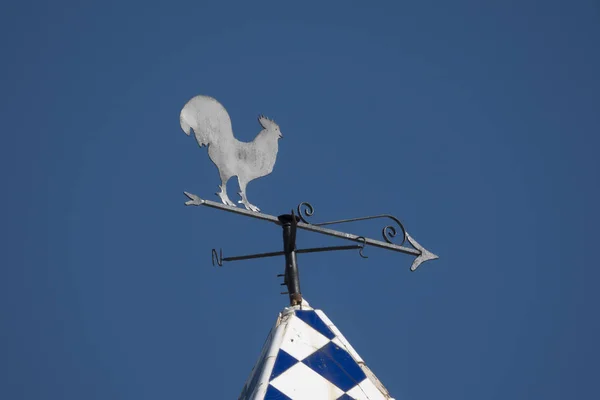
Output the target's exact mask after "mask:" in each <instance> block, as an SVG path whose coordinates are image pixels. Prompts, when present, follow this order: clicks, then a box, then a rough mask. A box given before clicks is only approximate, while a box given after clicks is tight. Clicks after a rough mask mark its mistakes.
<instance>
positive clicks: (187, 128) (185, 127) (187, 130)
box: [179, 113, 192, 136]
mask: <svg viewBox="0 0 600 400" xmlns="http://www.w3.org/2000/svg"><path fill="white" fill-rule="evenodd" d="M179 124H180V125H181V129H182V130H183V131H184V132H185V134H186V135H188V136H190V134H191V133H192V127H191V126H190V124H188V122H187V121H186V120H185V118H184V116H183V113H181V116H180V117H179Z"/></svg>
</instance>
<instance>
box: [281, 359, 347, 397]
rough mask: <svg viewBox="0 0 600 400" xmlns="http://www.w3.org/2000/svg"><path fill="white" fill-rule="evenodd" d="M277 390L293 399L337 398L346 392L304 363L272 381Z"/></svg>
mask: <svg viewBox="0 0 600 400" xmlns="http://www.w3.org/2000/svg"><path fill="white" fill-rule="evenodd" d="M271 385H273V386H274V387H275V388H277V390H279V391H280V392H282V393H283V394H285V395H286V396H288V397H289V398H291V399H292V400H335V399H337V398H338V397H340V396H341V395H342V394H344V392H343V391H342V390H341V389H340V388H338V387H337V386H335V385H334V384H333V383H331V382H329V381H328V380H327V379H325V378H323V377H322V376H321V375H319V374H317V373H316V372H315V371H313V370H312V369H310V368H309V367H307V366H306V365H304V364H302V363H298V364H296V365H294V366H293V367H291V368H290V369H288V370H287V371H285V372H284V373H283V374H281V375H279V376H278V377H277V378H275V379H273V380H272V381H271Z"/></svg>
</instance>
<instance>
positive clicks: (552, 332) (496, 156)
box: [0, 0, 600, 400]
mask: <svg viewBox="0 0 600 400" xmlns="http://www.w3.org/2000/svg"><path fill="white" fill-rule="evenodd" d="M366 4H367V2H364V3H363V4H361V5H357V4H355V2H347V1H344V2H335V3H334V2H306V1H305V2H294V3H289V2H280V1H278V2H275V1H273V2H238V3H226V2H210V3H208V2H202V1H190V2H163V3H159V2H131V1H118V2H111V1H102V2H95V3H94V4H90V2H58V3H57V2H39V1H38V2H29V3H27V2H16V1H13V2H3V4H2V6H0V31H1V35H0V44H1V46H0V49H1V50H0V51H1V53H0V54H1V55H2V62H1V63H0V82H1V88H0V96H1V97H0V98H1V104H0V116H1V119H0V120H1V121H2V145H1V146H0V163H1V169H0V171H1V172H0V174H1V178H2V187H3V191H2V196H1V197H0V205H1V208H2V210H3V212H2V220H1V222H0V232H1V234H2V240H1V243H2V244H1V246H2V251H1V252H0V254H1V257H2V258H1V268H0V398H2V399H10V400H17V399H36V400H37V399H61V400H67V399H109V398H110V399H146V400H152V399H170V398H177V399H235V398H237V396H238V394H239V392H240V391H241V389H242V385H243V383H244V380H245V379H246V377H247V375H248V374H249V373H250V370H251V368H252V366H253V364H254V362H255V360H256V358H257V357H258V353H259V350H260V347H261V346H262V344H263V341H264V338H265V336H266V334H267V332H268V331H269V329H270V327H271V326H272V324H273V323H274V321H275V318H276V316H277V312H278V311H279V310H280V309H281V308H282V307H283V306H285V305H286V302H287V299H286V297H285V296H281V295H279V292H280V287H279V282H280V281H279V280H278V279H277V278H276V276H275V275H276V274H277V273H280V272H281V271H282V270H283V260H281V259H269V260H264V261H250V262H246V263H240V264H230V265H227V268H222V269H220V270H217V269H213V268H212V266H211V265H210V250H211V248H212V247H217V248H218V247H223V250H224V253H225V255H238V254H246V253H251V252H255V251H275V250H278V249H280V247H281V232H280V229H278V228H277V227H275V226H271V225H269V224H267V223H263V222H260V221H254V220H245V219H242V218H239V217H236V216H234V215H228V214H227V215H226V214H224V213H220V212H218V211H216V210H212V209H203V208H186V207H184V206H183V202H184V201H185V198H184V196H183V194H182V192H183V191H184V190H187V191H191V192H193V193H197V194H198V195H200V196H204V197H207V198H209V199H214V200H218V199H217V197H216V196H214V193H215V191H216V190H217V185H218V183H219V179H218V175H217V170H216V168H215V167H214V166H213V165H212V163H211V162H210V160H209V159H208V157H207V155H206V150H205V149H199V148H198V146H197V144H196V142H195V141H194V139H193V138H190V137H187V136H185V135H184V134H183V132H182V131H181V130H180V128H179V123H178V122H179V121H178V117H179V111H180V109H181V107H182V106H183V104H185V102H186V101H187V100H188V99H189V98H191V97H192V96H194V95H196V94H207V95H211V96H214V97H216V98H217V99H219V100H220V101H221V102H222V103H223V104H224V105H225V106H226V107H227V109H228V111H229V112H230V114H231V117H232V120H233V127H234V132H235V134H236V136H237V137H238V138H240V139H243V140H251V139H252V138H253V137H254V135H255V134H256V133H258V130H259V126H258V124H257V122H256V119H255V117H256V115H257V114H259V113H264V114H266V115H268V116H270V117H272V118H273V119H275V120H276V121H277V122H278V123H279V125H280V126H281V128H282V131H283V133H284V135H285V137H284V138H283V139H282V140H281V141H280V148H279V157H278V160H277V164H276V166H275V170H274V172H273V174H272V175H270V176H269V177H267V178H263V179H260V180H257V181H254V182H252V183H250V185H249V186H248V196H249V198H250V201H252V202H253V203H255V204H257V205H258V206H260V207H261V208H262V209H263V210H264V211H265V212H268V213H271V214H280V213H284V212H289V210H290V209H291V208H292V207H295V205H296V204H297V203H299V202H300V201H310V202H312V203H313V204H314V205H315V207H316V214H315V216H314V217H313V218H314V219H315V220H320V221H323V220H330V219H338V218H346V217H353V216H360V215H365V214H376V213H392V214H395V215H397V216H398V217H399V218H401V219H402V220H403V221H404V223H405V224H406V226H407V228H408V230H409V232H410V233H411V234H412V235H413V236H414V237H415V238H416V239H417V240H418V241H420V242H421V243H422V244H423V245H425V246H426V247H428V248H429V249H431V250H432V251H434V252H435V253H437V254H439V255H440V257H441V259H440V260H439V261H436V262H430V263H427V264H424V265H423V266H422V267H421V269H419V270H418V271H417V272H415V273H411V272H409V270H408V268H409V266H410V263H411V258H410V257H408V256H404V255H401V254H397V253H390V252H385V251H382V250H377V249H373V248H367V249H366V250H365V252H366V253H367V254H368V255H369V256H370V258H369V259H368V260H362V259H361V258H360V257H358V255H357V254H354V253H345V254H340V253H337V254H326V255H305V256H302V257H300V258H299V265H300V268H301V278H302V289H303V292H304V294H305V296H306V298H307V299H308V300H309V301H310V302H311V303H312V304H313V305H314V306H316V307H319V308H322V309H323V310H324V311H325V312H326V313H327V314H328V315H329V317H330V318H331V319H332V320H333V321H334V322H335V323H336V324H337V325H338V327H339V328H340V329H341V330H342V331H343V332H344V333H345V334H346V336H347V338H348V339H349V340H350V342H351V343H352V344H353V345H354V347H355V348H356V349H357V351H358V352H359V353H360V354H361V355H362V356H363V358H364V359H365V360H366V361H367V363H368V364H369V365H370V367H371V368H372V369H373V370H374V372H375V373H376V374H377V375H378V376H379V378H380V379H381V380H382V382H383V383H384V384H385V385H386V386H387V387H388V389H389V390H390V391H391V393H392V394H393V395H394V396H395V397H396V398H397V399H408V400H417V399H439V398H446V399H448V398H449V399H461V400H462V399H508V398H510V399H544V400H551V399H565V398H574V399H598V398H600V389H599V388H598V382H597V378H598V372H599V368H598V359H599V358H600V346H599V345H598V338H600V322H599V319H598V315H599V313H598V310H597V308H598V306H599V304H600V302H599V296H598V294H597V293H598V289H597V286H598V284H599V278H600V273H599V271H598V268H597V267H598V261H597V258H594V255H595V254H594V253H595V249H596V248H597V246H598V239H599V235H598V230H597V226H598V224H599V223H600V218H599V217H600V215H599V214H600V213H599V211H598V205H599V204H600V190H599V182H600V179H599V171H600V161H599V156H598V151H599V144H600V140H599V138H598V137H599V133H600V113H599V110H600V78H599V71H600V50H599V49H600V5H599V3H598V2H597V1H592V0H590V1H544V2H542V1H539V2H532V1H514V2H510V1H509V2H507V1H485V2H482V1H454V2H447V1H435V2H432V1H418V2H412V3H409V2H401V1H389V2H370V3H368V5H366ZM236 184H237V183H236V182H234V181H232V182H231V183H230V186H229V190H230V193H231V194H232V196H231V197H232V199H233V198H237V196H234V195H233V194H234V193H235V192H236V191H237V187H236ZM348 228H349V229H350V228H351V231H353V232H355V233H358V234H364V235H371V236H373V237H377V235H378V234H379V229H380V225H378V224H369V223H366V224H358V225H356V226H355V227H348ZM337 243H339V244H342V243H344V242H338V241H336V240H334V239H331V238H319V237H316V236H314V235H313V234H309V233H305V232H300V233H299V236H298V244H299V246H302V247H305V246H313V245H318V244H337Z"/></svg>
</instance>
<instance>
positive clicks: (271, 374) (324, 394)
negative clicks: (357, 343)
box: [239, 300, 393, 400]
mask: <svg viewBox="0 0 600 400" xmlns="http://www.w3.org/2000/svg"><path fill="white" fill-rule="evenodd" d="M276 399H277V400H288V399H291V400H319V399H338V400H352V399H355V400H359V399H360V400H367V399H368V400H393V399H392V398H391V396H390V395H389V393H388V391H387V390H386V389H385V387H384V386H383V385H382V384H381V382H379V380H378V379H377V378H376V377H375V375H374V374H373V373H372V372H371V370H370V369H369V368H368V367H367V366H366V365H365V363H364V361H363V359H362V358H361V357H360V356H359V355H358V353H357V352H356V351H355V350H354V348H352V346H351V345H350V343H349V342H348V341H347V340H346V338H345V337H344V336H343V335H342V333H341V332H340V331H339V329H338V328H337V327H336V326H335V325H334V324H333V322H331V320H330V319H329V318H328V317H327V316H326V315H325V313H324V312H323V311H322V310H315V309H313V308H312V307H311V306H310V305H309V304H308V302H307V301H306V300H303V301H302V304H300V305H297V306H293V307H286V308H284V309H283V311H282V312H281V313H280V314H279V316H278V318H277V321H276V323H275V326H274V327H273V328H272V329H271V331H270V332H269V335H268V336H267V340H266V341H265V344H264V346H263V349H262V351H261V354H260V357H259V359H258V361H257V363H256V365H255V366H254V368H253V369H252V372H251V373H250V376H249V378H248V380H247V381H246V384H245V385H244V388H243V390H242V394H241V395H240V397H239V400H276Z"/></svg>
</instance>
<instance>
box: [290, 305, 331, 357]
mask: <svg viewBox="0 0 600 400" xmlns="http://www.w3.org/2000/svg"><path fill="white" fill-rule="evenodd" d="M327 343H329V339H327V338H326V337H325V336H323V335H322V334H320V333H319V332H317V331H316V330H315V329H313V328H312V327H311V326H310V325H308V324H306V323H305V322H304V321H302V320H301V319H300V318H298V317H296V316H293V317H292V318H291V319H290V321H289V322H288V324H287V327H286V332H285V334H284V336H283V341H282V343H281V349H282V350H285V351H286V352H287V353H289V354H290V355H292V356H293V357H295V358H296V359H298V360H303V359H305V358H306V357H308V356H309V355H311V354H312V353H314V352H315V351H317V350H318V349H320V348H321V347H323V346H325V345H326V344H327Z"/></svg>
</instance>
